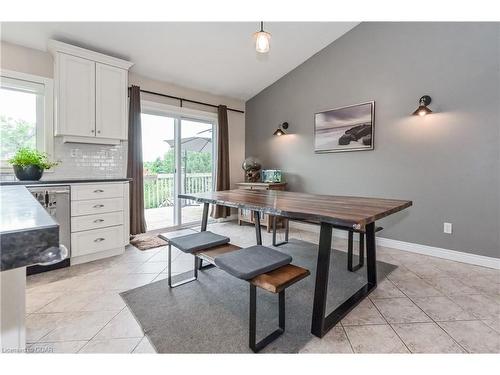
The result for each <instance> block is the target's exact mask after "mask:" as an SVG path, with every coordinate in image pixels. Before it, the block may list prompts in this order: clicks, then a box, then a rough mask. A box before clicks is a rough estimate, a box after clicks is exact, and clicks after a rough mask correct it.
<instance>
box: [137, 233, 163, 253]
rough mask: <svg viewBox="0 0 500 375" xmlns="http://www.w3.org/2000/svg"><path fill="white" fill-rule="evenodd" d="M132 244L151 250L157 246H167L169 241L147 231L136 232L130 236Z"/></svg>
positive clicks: (140, 248) (141, 248)
mask: <svg viewBox="0 0 500 375" xmlns="http://www.w3.org/2000/svg"><path fill="white" fill-rule="evenodd" d="M130 244H131V245H133V246H135V247H136V248H138V249H139V250H149V249H154V248H156V247H161V246H167V245H168V243H167V241H165V240H163V239H161V238H160V237H158V236H156V235H151V234H147V233H142V234H136V235H133V236H131V237H130Z"/></svg>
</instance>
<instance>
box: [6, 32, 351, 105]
mask: <svg viewBox="0 0 500 375" xmlns="http://www.w3.org/2000/svg"><path fill="white" fill-rule="evenodd" d="M357 24H358V23H357V22H266V23H264V29H265V30H266V31H268V32H270V33H271V35H272V38H271V50H270V52H269V54H267V55H259V54H257V53H256V52H255V48H254V45H253V37H252V34H253V33H254V32H255V31H257V30H258V28H259V23H258V22H211V23H209V22H156V23H153V22H147V23H146V22H102V23H97V22H73V23H67V22H32V23H28V22H15V23H7V22H2V25H1V39H2V40H4V41H7V42H10V43H15V44H20V45H23V46H26V47H30V48H35V49H38V50H43V51H45V50H47V40H48V39H50V38H53V39H57V40H60V41H63V42H68V43H72V44H75V45H78V46H81V47H84V48H89V49H93V50H96V51H99V52H103V53H106V54H110V55H113V56H116V57H120V58H125V59H127V60H130V61H132V62H134V63H135V65H134V66H133V67H132V71H133V72H135V73H137V74H140V75H143V76H146V77H149V78H153V79H157V80H161V81H166V82H170V83H175V84H177V85H181V86H185V87H189V88H193V89H197V90H202V91H207V92H211V93H213V94H217V95H224V96H229V97H233V98H238V99H244V100H246V99H249V98H251V97H252V96H254V95H255V94H257V93H258V92H260V91H261V90H263V89H264V88H266V87H267V86H269V85H270V84H272V83H273V82H275V81H276V80H278V79H279V78H281V77H282V76H284V75H285V74H286V73H288V72H289V71H291V70H292V69H294V68H295V67H297V66H298V65H300V64H301V63H302V62H304V61H305V60H307V59H308V58H309V57H311V56H312V55H314V54H315V53H316V52H318V51H320V50H321V49H323V48H324V47H326V46H327V45H328V44H330V43H331V42H333V41H334V40H336V39H337V38H339V37H340V36H342V35H343V34H345V33H346V32H347V31H349V30H350V29H352V28H353V27H354V26H356V25H357Z"/></svg>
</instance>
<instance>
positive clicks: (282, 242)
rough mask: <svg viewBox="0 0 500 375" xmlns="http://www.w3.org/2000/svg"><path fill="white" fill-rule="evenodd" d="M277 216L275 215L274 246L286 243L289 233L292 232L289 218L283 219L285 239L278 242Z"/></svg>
mask: <svg viewBox="0 0 500 375" xmlns="http://www.w3.org/2000/svg"><path fill="white" fill-rule="evenodd" d="M276 218H277V216H273V246H281V245H285V244H287V243H288V235H289V232H290V223H289V220H288V219H285V218H283V219H282V220H284V221H285V240H284V241H281V242H277V241H276V231H277V228H276V222H277V219H276Z"/></svg>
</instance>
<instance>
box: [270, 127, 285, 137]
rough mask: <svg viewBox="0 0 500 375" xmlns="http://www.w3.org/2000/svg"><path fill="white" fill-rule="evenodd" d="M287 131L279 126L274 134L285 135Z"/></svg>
mask: <svg viewBox="0 0 500 375" xmlns="http://www.w3.org/2000/svg"><path fill="white" fill-rule="evenodd" d="M285 134H286V133H285V132H284V131H283V130H282V129H281V128H278V129H276V131H275V132H274V133H273V135H285Z"/></svg>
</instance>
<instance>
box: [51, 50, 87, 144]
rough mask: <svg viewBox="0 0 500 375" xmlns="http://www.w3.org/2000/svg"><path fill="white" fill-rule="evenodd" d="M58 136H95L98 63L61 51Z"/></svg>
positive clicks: (57, 103)
mask: <svg viewBox="0 0 500 375" xmlns="http://www.w3.org/2000/svg"><path fill="white" fill-rule="evenodd" d="M56 69H57V74H58V78H59V79H58V87H56V107H57V114H56V127H55V129H56V135H73V136H84V137H94V136H95V73H96V70H95V62H94V61H91V60H87V59H82V58H81V57H76V56H71V55H66V54H64V53H61V54H58V56H57V58H56Z"/></svg>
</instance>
